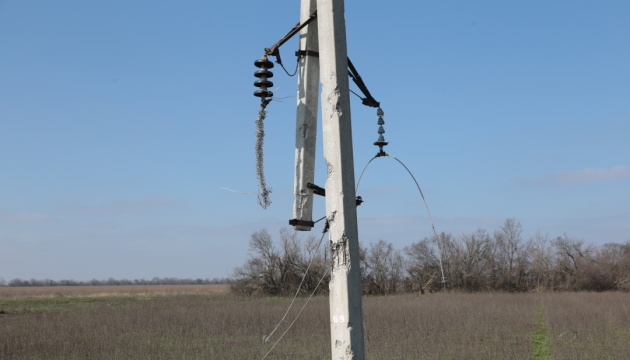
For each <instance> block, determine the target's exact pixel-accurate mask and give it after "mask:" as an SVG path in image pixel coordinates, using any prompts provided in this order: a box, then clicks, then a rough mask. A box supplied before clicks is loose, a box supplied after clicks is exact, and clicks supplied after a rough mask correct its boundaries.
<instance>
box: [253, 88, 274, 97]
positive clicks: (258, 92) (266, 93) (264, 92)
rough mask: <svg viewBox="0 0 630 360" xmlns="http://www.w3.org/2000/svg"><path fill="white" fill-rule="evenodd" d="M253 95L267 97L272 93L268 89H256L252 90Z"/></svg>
mask: <svg viewBox="0 0 630 360" xmlns="http://www.w3.org/2000/svg"><path fill="white" fill-rule="evenodd" d="M254 96H258V97H259V98H267V97H272V96H273V93H272V92H271V91H269V90H256V91H254Z"/></svg>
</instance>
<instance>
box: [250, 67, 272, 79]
mask: <svg viewBox="0 0 630 360" xmlns="http://www.w3.org/2000/svg"><path fill="white" fill-rule="evenodd" d="M254 76H255V77H257V78H261V77H266V78H272V77H273V73H272V72H271V71H269V70H265V69H263V70H258V71H256V72H255V73H254Z"/></svg>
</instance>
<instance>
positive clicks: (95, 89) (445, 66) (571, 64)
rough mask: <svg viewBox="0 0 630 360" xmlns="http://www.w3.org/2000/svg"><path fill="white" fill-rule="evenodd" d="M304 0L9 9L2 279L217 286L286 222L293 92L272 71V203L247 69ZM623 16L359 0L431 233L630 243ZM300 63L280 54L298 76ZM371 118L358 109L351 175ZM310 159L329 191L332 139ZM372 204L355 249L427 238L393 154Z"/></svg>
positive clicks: (353, 36)
mask: <svg viewBox="0 0 630 360" xmlns="http://www.w3.org/2000/svg"><path fill="white" fill-rule="evenodd" d="M299 6H300V2H299V1H297V0H294V1H271V2H270V1H267V2H260V1H243V0H234V1H192V0H191V1H163V0H151V1H148V0H135V1H96V0H95V1H79V0H76V1H69V0H57V1H30V0H27V1H22V0H20V1H18V0H0V49H1V50H0V84H1V86H0V164H1V166H2V168H1V169H2V170H1V171H0V277H3V278H4V279H5V280H9V279H13V278H26V279H29V278H38V279H42V278H51V279H68V278H71V279H76V280H89V279H92V278H97V279H105V278H108V277H114V278H129V279H134V278H152V277H154V276H159V277H167V276H168V277H171V276H172V277H193V278H197V277H201V278H206V277H209V278H212V277H224V276H228V275H230V273H231V271H232V270H233V268H234V267H236V266H239V265H241V264H242V263H243V261H244V260H245V258H246V256H247V247H248V242H249V236H250V234H251V233H252V232H254V231H257V230H260V229H262V228H267V229H268V230H270V231H271V232H272V233H274V234H277V231H278V230H279V229H280V228H282V227H284V226H287V222H288V220H289V219H290V218H291V215H292V214H291V208H292V186H293V185H292V181H293V174H292V171H293V147H294V131H295V120H294V118H295V115H294V113H295V101H296V100H295V89H296V82H295V81H296V80H295V78H291V77H288V76H286V75H285V74H284V73H283V71H282V70H281V69H280V68H275V69H274V72H275V74H276V76H275V77H274V83H275V88H274V93H275V94H276V96H277V97H278V98H280V99H278V100H277V101H273V102H272V103H271V104H270V105H269V107H268V114H267V120H266V122H265V130H266V134H267V136H266V138H265V148H264V149H265V171H266V176H267V182H268V184H269V186H271V187H272V188H273V193H272V194H271V200H272V202H273V203H272V205H271V206H270V207H269V208H268V209H266V210H263V209H262V208H260V207H259V206H258V204H257V201H256V197H255V195H253V194H247V193H248V192H253V193H255V192H256V191H257V179H256V174H255V156H254V142H255V127H254V119H255V118H256V115H257V111H258V105H259V102H258V99H257V98H255V97H254V96H252V92H253V91H254V90H255V88H254V87H253V85H252V84H253V81H254V80H255V78H254V77H253V72H254V71H255V70H256V68H255V67H254V66H253V61H254V60H256V59H257V58H259V57H260V56H261V55H262V52H263V49H264V48H265V47H268V46H270V45H272V44H273V43H275V42H276V41H277V40H278V39H279V38H280V37H282V36H283V35H284V34H285V33H286V32H287V31H288V29H290V27H292V26H293V25H294V24H295V23H296V22H297V21H298V16H299ZM628 15H630V3H628V2H627V1H606V2H593V1H575V0H573V1H510V2H508V1H475V2H470V1H439V2H438V1H413V2H408V1H405V2H403V1H397V2H396V1H394V2H391V1H390V2H382V1H360V2H359V1H346V20H347V36H348V49H349V57H350V58H351V59H352V61H353V63H354V64H355V66H356V67H357V68H358V70H359V72H360V73H361V75H362V77H363V79H364V80H365V82H366V83H367V85H368V87H369V89H370V91H371V92H372V94H373V95H374V97H375V98H376V99H377V100H379V101H380V102H381V104H382V107H383V110H384V111H385V121H386V124H385V129H386V131H387V132H386V134H385V137H386V140H388V141H389V142H390V145H389V146H388V147H387V148H386V150H387V151H388V152H389V153H390V154H392V155H394V156H396V157H397V158H399V159H400V160H401V161H403V162H404V163H405V164H406V165H407V166H408V168H409V169H410V170H411V171H412V172H413V173H414V175H415V176H416V178H417V179H418V181H419V183H420V185H421V186H422V188H423V191H424V193H425V196H426V198H427V201H428V203H429V206H430V208H431V213H432V215H433V217H434V220H435V222H436V228H437V230H438V231H444V232H451V233H453V234H455V235H460V234H462V233H467V232H471V231H473V230H475V229H477V228H484V229H487V230H489V231H494V229H496V228H497V227H499V226H500V225H501V224H502V223H503V221H504V220H505V219H506V218H510V217H512V218H516V219H517V220H519V221H520V222H521V224H522V225H523V228H524V230H525V237H528V236H531V235H533V234H534V233H536V232H540V233H542V234H547V235H549V236H550V237H555V236H559V235H563V234H565V233H566V234H568V235H569V236H572V237H575V238H578V239H583V240H584V241H586V242H589V243H594V244H602V243H605V242H625V241H628V240H630V206H629V205H628V204H629V203H630V191H628V189H629V188H630V160H629V159H630V157H629V155H630V141H629V138H628V137H629V134H630V101H629V99H630V67H629V66H628V64H630V46H629V45H630V44H629V43H628V39H630V23H629V22H628V21H627V19H628ZM295 50H297V42H296V41H295V40H293V41H290V42H288V43H287V44H285V45H284V46H283V47H282V49H281V51H282V54H283V60H284V62H285V64H287V68H289V69H292V68H293V67H294V64H295V60H294V58H293V56H292V53H293V52H294V51H295ZM353 89H354V90H355V91H356V88H353ZM376 120H377V117H376V115H375V110H374V109H372V108H367V107H364V106H362V105H361V104H360V101H359V99H357V98H355V97H353V105H352V121H353V144H354V155H355V167H356V173H357V177H358V174H359V173H360V171H361V170H362V169H363V167H364V166H365V164H366V163H367V162H368V161H369V160H370V159H371V158H372V157H373V156H374V155H375V154H376V151H377V149H376V148H375V147H374V146H373V145H372V143H373V142H374V141H375V140H376V138H377V136H378V134H377V133H376V131H377V125H376ZM319 139H320V143H319V144H320V145H321V136H320V138H319ZM317 163H318V165H317V171H316V183H318V184H320V185H321V186H323V185H324V183H325V177H324V176H325V174H324V172H323V171H322V167H323V157H322V155H321V146H320V148H319V149H318V160H317ZM225 188H227V189H231V190H237V191H240V192H245V193H237V192H233V191H229V190H226V189H225ZM358 194H359V195H361V196H362V197H363V198H364V200H365V201H366V202H365V203H364V204H363V205H362V206H361V207H360V208H359V209H358V212H359V233H360V240H361V242H362V243H364V244H368V243H370V242H374V241H376V240H378V239H385V240H387V241H390V242H392V243H394V244H395V245H396V247H397V248H403V247H404V246H406V245H409V244H410V243H411V242H413V241H416V240H418V239H420V238H423V237H427V236H430V235H431V228H430V224H429V222H428V220H427V214H426V210H425V209H424V205H423V204H422V202H421V201H420V197H419V195H418V192H417V190H416V188H415V184H414V183H413V181H412V179H411V178H410V177H409V175H408V174H407V172H406V171H405V170H404V169H403V168H402V167H401V166H400V165H399V164H398V163H396V162H395V161H392V159H388V158H379V159H376V160H375V161H374V162H373V163H372V164H371V165H370V167H369V168H368V169H367V171H366V173H365V175H364V177H363V179H362V180H361V186H360V188H359V192H358ZM317 201H318V203H317V204H316V209H315V213H316V217H320V216H323V215H324V208H323V199H321V198H320V199H317ZM320 231H321V229H320V228H318V227H316V228H315V230H314V232H312V235H315V236H318V235H319V234H320Z"/></svg>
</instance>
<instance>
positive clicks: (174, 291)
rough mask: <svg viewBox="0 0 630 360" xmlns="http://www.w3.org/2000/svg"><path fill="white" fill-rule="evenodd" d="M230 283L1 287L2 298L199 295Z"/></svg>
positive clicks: (221, 290)
mask: <svg viewBox="0 0 630 360" xmlns="http://www.w3.org/2000/svg"><path fill="white" fill-rule="evenodd" d="M228 291H230V286H229V285H125V286H107V285H105V286H34V287H0V299H27V298H58V297H111V296H156V295H157V296H160V295H192V294H194V295H199V294H208V293H226V292H228Z"/></svg>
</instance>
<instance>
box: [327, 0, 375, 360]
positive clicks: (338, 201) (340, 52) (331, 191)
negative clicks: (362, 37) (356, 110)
mask: <svg viewBox="0 0 630 360" xmlns="http://www.w3.org/2000/svg"><path fill="white" fill-rule="evenodd" d="M317 23H318V32H319V62H320V71H321V82H322V130H323V137H324V158H325V160H326V165H327V172H328V178H327V181H326V219H327V220H328V224H329V226H330V230H329V231H330V246H331V262H332V272H331V278H330V330H331V347H332V358H333V360H337V359H344V360H350V359H352V360H363V359H365V349H364V344H363V338H364V330H363V310H362V301H361V274H360V269H359V234H358V229H357V211H356V194H355V187H354V186H355V185H354V184H355V180H354V156H353V152H352V126H351V122H350V88H349V84H348V50H347V45H346V25H345V18H344V2H343V0H317Z"/></svg>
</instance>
